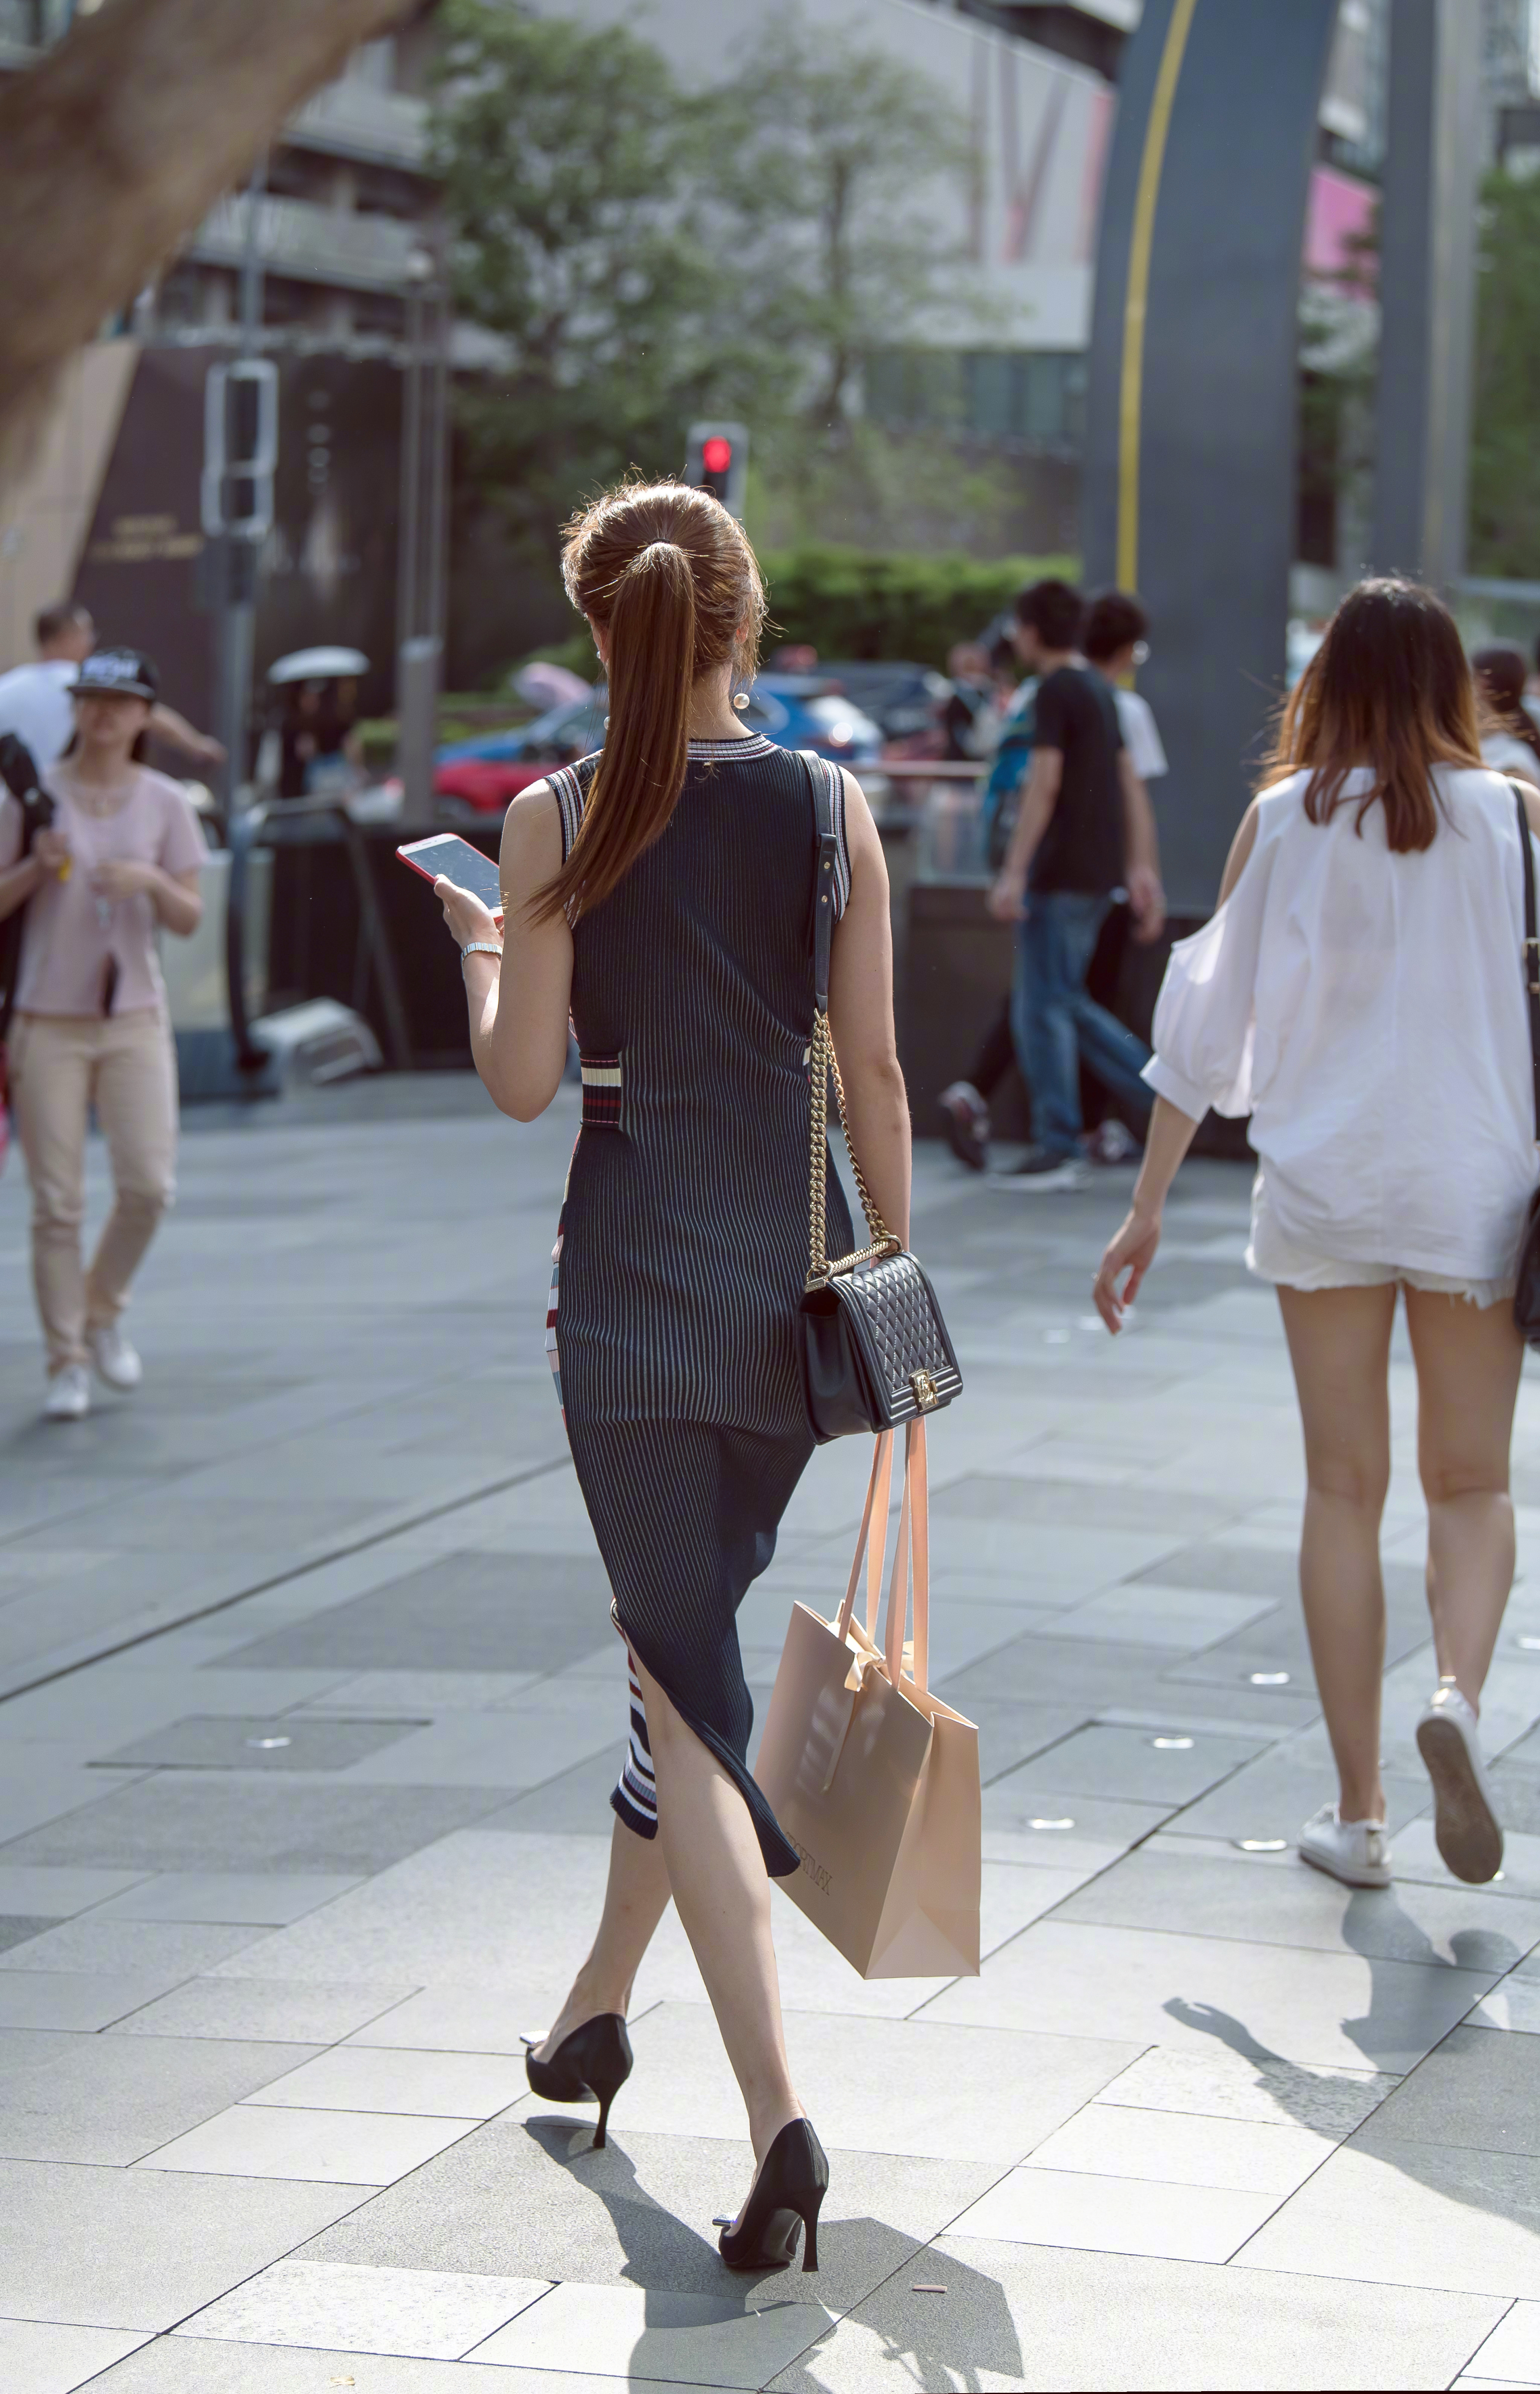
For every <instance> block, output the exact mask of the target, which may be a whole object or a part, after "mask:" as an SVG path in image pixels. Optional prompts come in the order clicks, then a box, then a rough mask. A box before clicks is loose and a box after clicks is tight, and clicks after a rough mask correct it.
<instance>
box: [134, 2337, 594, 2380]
mask: <svg viewBox="0 0 1540 2394" xmlns="http://www.w3.org/2000/svg"><path fill="white" fill-rule="evenodd" d="M349 2384H351V2385H352V2386H354V2387H357V2389H358V2394H615V2380H614V2379H613V2378H612V2377H590V2376H588V2375H586V2374H580V2373H579V2372H577V2371H576V2370H566V2369H562V2370H544V2369H526V2370H522V2371H521V2372H520V2373H519V2374H518V2375H517V2376H516V2377H510V2375H509V2374H508V2372H507V2370H506V2369H499V2368H498V2367H497V2366H496V2365H495V2364H493V2365H491V2366H489V2367H485V2368H484V2367H482V2366H481V2365H480V2364H479V2363H477V2362H476V2361H405V2360H401V2359H399V2358H397V2357H395V2356H392V2355H387V2354H383V2353H356V2352H338V2351H334V2350H328V2349H326V2348H320V2347H314V2346H309V2347H305V2348H297V2349H296V2348H294V2347H285V2346H283V2345H277V2344H264V2345H249V2344H248V2345H241V2344H220V2343H218V2342H216V2341H215V2339H213V2338H211V2337H207V2336H184V2335H180V2334H176V2335H171V2336H168V2337H161V2338H159V2339H158V2340H157V2341H156V2342H155V2343H154V2344H151V2345H146V2346H145V2347H144V2348H143V2349H142V2351H140V2352H137V2353H136V2354H135V2355H134V2357H133V2358H132V2359H131V2360H129V2361H120V2362H119V2364H118V2366H117V2368H116V2369H111V2370H109V2371H108V2373H107V2374H106V2376H105V2377H102V2378H100V2379H98V2380H95V2381H93V2389H92V2394H97V2388H98V2387H106V2388H110V2389H111V2394H318V2388H322V2387H332V2386H346V2385H349Z"/></svg>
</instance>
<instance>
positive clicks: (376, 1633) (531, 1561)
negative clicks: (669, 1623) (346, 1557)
mask: <svg viewBox="0 0 1540 2394" xmlns="http://www.w3.org/2000/svg"><path fill="white" fill-rule="evenodd" d="M516 1493H517V1494H518V1496H519V1498H520V1500H521V1501H520V1503H519V1504H518V1505H517V1506H516V1511H517V1512H518V1513H519V1514H520V1515H523V1514H524V1513H525V1512H526V1511H527V1509H528V1507H529V1503H530V1501H531V1500H530V1499H529V1497H528V1496H527V1494H526V1493H525V1492H524V1491H518V1492H516ZM462 1534H463V1532H462ZM608 1618H609V1584H608V1582H607V1579H606V1578H605V1575H604V1572H603V1570H602V1568H601V1567H600V1565H599V1563H598V1562H597V1560H594V1561H593V1562H590V1563H588V1564H587V1565H586V1566H585V1565H584V1564H583V1563H581V1561H579V1560H577V1559H566V1558H557V1557H555V1556H542V1555H539V1554H535V1553H529V1554H524V1555H519V1556H517V1557H510V1556H509V1555H506V1554H481V1553H475V1552H470V1553H458V1554H449V1555H446V1556H444V1557H443V1558H442V1559H441V1560H437V1561H434V1562H428V1563H423V1564H419V1566H418V1567H417V1568H416V1569H415V1570H414V1571H409V1572H404V1573H403V1574H402V1575H401V1577H400V1578H398V1579H394V1580H391V1581H389V1582H387V1583H386V1584H385V1585H384V1586H382V1587H377V1588H375V1589H373V1590H372V1592H371V1593H370V1594H369V1595H367V1596H359V1597H355V1598H353V1600H352V1602H351V1603H348V1604H342V1605H333V1607H332V1608H331V1609H330V1610H329V1611H326V1612H324V1613H321V1614H320V1615H319V1616H318V1617H317V1619H315V1620H314V1621H311V1622H296V1623H295V1624H293V1626H291V1627H290V1628H287V1629H276V1630H273V1631H271V1632H270V1633H269V1634H268V1636H267V1637H266V1638H256V1639H254V1641H253V1643H252V1644H251V1645H249V1646H247V1647H243V1648H238V1649H237V1650H236V1651H235V1652H234V1653H232V1654H231V1655H230V1657H229V1658H228V1659H229V1662H230V1664H231V1666H232V1667H233V1668H237V1669H242V1668H252V1667H259V1668H263V1669H269V1670H270V1669H275V1668H276V1669H281V1670H295V1669H307V1670H314V1669H317V1668H327V1669H330V1668H333V1667H340V1668H346V1669H351V1670H353V1671H359V1672H361V1671H381V1670H415V1671H442V1670H445V1669H458V1670H467V1671H476V1670H486V1671H502V1670H505V1669H506V1668H507V1667H508V1663H509V1658H510V1657H511V1656H513V1655H516V1656H517V1657H518V1658H519V1667H520V1668H521V1669H523V1670H530V1671H556V1670H559V1669H560V1668H561V1666H562V1664H564V1663H571V1662H575V1661H576V1660H577V1658H578V1656H579V1655H580V1654H584V1653H586V1652H588V1651H589V1650H590V1648H592V1647H594V1646H595V1645H597V1644H599V1643H600V1642H601V1641H602V1639H603V1637H604V1633H605V1627H606V1624H607V1621H608Z"/></svg>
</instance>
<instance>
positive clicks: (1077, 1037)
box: [988, 581, 1166, 1190]
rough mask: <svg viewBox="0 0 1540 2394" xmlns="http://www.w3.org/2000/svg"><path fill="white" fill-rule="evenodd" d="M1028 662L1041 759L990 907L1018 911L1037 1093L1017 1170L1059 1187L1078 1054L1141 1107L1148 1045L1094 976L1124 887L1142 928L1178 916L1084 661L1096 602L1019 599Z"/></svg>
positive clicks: (1023, 1013) (1072, 1116) (1024, 1034)
mask: <svg viewBox="0 0 1540 2394" xmlns="http://www.w3.org/2000/svg"><path fill="white" fill-rule="evenodd" d="M1016 613H1017V618H1018V622H1019V624H1020V627H1021V628H1020V632H1019V635H1018V638H1019V642H1020V645H1021V651H1022V658H1023V663H1024V664H1025V665H1026V666H1027V668H1028V670H1029V671H1033V672H1036V674H1037V676H1038V686H1037V692H1036V695H1035V697H1034V700H1033V715H1034V730H1035V740H1034V746H1033V751H1032V766H1031V770H1030V773H1029V775H1028V777H1027V782H1026V787H1025V789H1024V792H1023V795H1022V799H1021V804H1020V808H1019V810H1018V812H1017V816H1016V822H1015V825H1014V828H1013V829H1012V831H1011V841H1010V845H1009V847H1008V848H1007V850H1006V855H1005V861H1004V863H1003V864H1002V866H1001V868H1000V871H999V873H998V875H997V876H996V879H995V882H994V885H993V887H992V888H991V890H990V892H989V900H988V903H989V908H990V912H991V913H992V914H995V915H997V916H998V918H999V919H1000V920H1001V921H1004V922H1014V923H1015V924H1016V926H1017V930H1016V966H1015V977H1014V981H1013V985H1012V997H1011V1026H1012V1030H1013V1032H1014V1034H1015V1043H1016V1054H1017V1058H1018V1059H1019V1061H1020V1065H1021V1070H1022V1077H1023V1079H1024V1081H1025V1082H1026V1084H1027V1086H1028V1088H1029V1089H1030V1091H1031V1093H1032V1110H1033V1124H1034V1128H1035V1130H1036V1133H1037V1141H1036V1144H1035V1145H1034V1147H1033V1148H1032V1149H1031V1150H1030V1151H1028V1153H1027V1155H1026V1157H1025V1159H1024V1162H1023V1163H1021V1164H1018V1165H1017V1166H1016V1167H1015V1170H1014V1172H1013V1173H1012V1174H1011V1175H1010V1176H1009V1177H1010V1179H1011V1183H1012V1185H1014V1186H1016V1187H1018V1188H1022V1189H1027V1190H1056V1189H1077V1188H1082V1187H1084V1185H1085V1183H1086V1181H1087V1180H1088V1179H1089V1177H1090V1173H1089V1168H1088V1166H1087V1164H1086V1162H1085V1159H1084V1156H1083V1154H1082V1152H1081V1134H1082V1129H1083V1123H1082V1116H1081V1111H1080V1085H1079V1067H1080V1062H1081V1060H1082V1059H1084V1061H1085V1062H1086V1063H1087V1064H1088V1065H1089V1066H1090V1069H1091V1071H1092V1072H1094V1073H1095V1075H1096V1077H1097V1079H1098V1080H1100V1081H1101V1082H1102V1083H1103V1085H1105V1086H1106V1088H1108V1089H1109V1090H1110V1091H1111V1092H1112V1094H1113V1095H1114V1096H1115V1097H1116V1098H1119V1099H1121V1100H1122V1101H1123V1103H1125V1104H1126V1105H1127V1106H1129V1109H1130V1111H1133V1112H1135V1113H1136V1115H1138V1116H1139V1117H1141V1118H1142V1117H1143V1115H1144V1114H1145V1113H1147V1111H1148V1109H1149V1104H1150V1098H1149V1093H1148V1091H1147V1089H1146V1088H1145V1086H1144V1084H1143V1081H1142V1070H1143V1066H1144V1064H1145V1063H1146V1061H1147V1060H1148V1058H1149V1052H1150V1051H1149V1049H1148V1048H1147V1047H1146V1046H1145V1045H1144V1043H1143V1041H1142V1040H1141V1039H1136V1038H1135V1036H1134V1034H1133V1033H1132V1032H1131V1031H1129V1030H1127V1029H1126V1028H1125V1027H1124V1025H1123V1024H1122V1023H1121V1022H1119V1021H1118V1019H1117V1018H1116V1015H1114V1014H1111V1013H1109V1012H1108V1011H1107V1009H1106V1007H1105V1006H1099V1005H1098V1004H1097V1002H1096V1000H1095V999H1094V998H1092V997H1091V996H1090V993H1089V992H1088V991H1087V988H1086V975H1087V973H1088V971H1089V969H1090V962H1091V957H1092V955H1093V954H1094V953H1095V949H1096V942H1097V939H1098V936H1099V935H1100V932H1101V929H1102V926H1103V923H1104V922H1105V920H1106V917H1107V914H1108V911H1109V909H1110V908H1111V905H1112V903H1113V895H1114V892H1115V891H1116V890H1117V889H1119V888H1127V890H1128V893H1129V906H1130V908H1131V909H1132V912H1133V915H1134V920H1135V923H1136V926H1137V936H1138V937H1140V938H1142V939H1155V938H1158V936H1159V933H1160V930H1161V927H1162V926H1163V924H1164V922H1165V918H1166V901H1165V897H1164V894H1163V892H1162V890H1161V886H1160V868H1159V857H1158V848H1157V843H1156V839H1155V818H1154V815H1153V814H1152V812H1151V809H1150V801H1149V796H1148V794H1147V792H1146V791H1145V788H1144V785H1143V783H1142V781H1141V780H1140V778H1139V775H1138V774H1137V773H1136V772H1135V770H1134V769H1133V764H1132V761H1131V759H1130V757H1129V752H1128V748H1127V746H1126V744H1125V742H1124V738H1123V730H1122V726H1121V723H1120V722H1119V719H1118V714H1117V707H1116V702H1115V700H1114V697H1113V693H1112V691H1111V688H1110V687H1109V685H1108V683H1107V681H1106V679H1105V677H1103V675H1102V674H1100V673H1098V672H1097V671H1096V670H1095V669H1094V668H1093V667H1091V666H1090V665H1088V664H1085V662H1084V661H1083V658H1082V657H1081V654H1080V640H1081V635H1082V630H1083V625H1084V613H1085V611H1084V606H1083V603H1082V601H1081V599H1080V596H1079V593H1078V592H1077V591H1075V590H1072V589H1071V588H1070V587H1069V585H1068V584H1067V583H1064V582H1057V581H1045V582H1038V583H1034V584H1033V585H1032V586H1031V587H1030V588H1029V589H1027V590H1024V591H1023V593H1022V595H1021V597H1020V598H1019V599H1017V601H1016Z"/></svg>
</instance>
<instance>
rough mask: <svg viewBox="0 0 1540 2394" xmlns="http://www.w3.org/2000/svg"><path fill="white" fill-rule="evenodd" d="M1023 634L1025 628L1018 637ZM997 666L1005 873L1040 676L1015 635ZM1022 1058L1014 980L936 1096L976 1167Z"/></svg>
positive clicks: (996, 811)
mask: <svg viewBox="0 0 1540 2394" xmlns="http://www.w3.org/2000/svg"><path fill="white" fill-rule="evenodd" d="M1019 631H1020V625H1017V626H1016V633H1017V634H1018V635H1019ZM990 664H991V670H992V672H993V675H994V677H995V682H996V685H997V688H1001V689H1003V686H1004V684H1005V682H1006V680H1007V678H1008V677H1011V681H1012V685H1013V686H1012V688H1011V692H1010V696H1009V697H1008V698H1007V699H1006V700H1005V701H1004V703H1003V704H1002V705H1001V707H1000V717H999V729H998V734H997V736H996V740H995V744H994V750H993V754H992V756H991V759H990V765H989V773H988V778H987V779H986V781H985V785H984V792H983V796H982V797H981V798H980V801H979V820H980V827H981V830H982V833H983V837H984V852H985V862H987V864H988V866H989V869H990V871H991V873H998V871H999V869H1000V866H1001V865H1002V864H1003V863H1004V862H1005V851H1006V849H1007V848H1008V847H1009V846H1010V843H1011V832H1012V831H1013V830H1014V828H1015V822H1016V811H1017V809H1018V807H1019V806H1020V803H1021V793H1022V790H1023V788H1024V784H1025V782H1026V776H1027V772H1028V770H1029V769H1030V767H1031V763H1032V727H1033V715H1032V700H1033V696H1034V694H1035V692H1036V691H1037V688H1038V677H1037V676H1036V674H1027V675H1026V676H1024V677H1023V675H1022V661H1021V652H1020V648H1019V645H1018V638H1016V637H1015V636H1013V637H1012V638H1010V639H1009V640H1003V639H1002V640H997V641H996V643H995V646H994V649H993V650H992V651H990ZM1015 1061H1016V1043H1015V1040H1014V1038H1013V1036H1012V1035H1011V984H1010V982H1009V981H1007V983H1006V986H1005V988H1004V990H1003V991H1002V992H1001V994H1000V1005H999V1012H998V1014H997V1015H996V1017H995V1018H994V1020H993V1021H992V1022H991V1023H990V1025H989V1028H988V1030H987V1031H986V1032H985V1034H984V1037H983V1038H982V1039H981V1040H980V1042H979V1045H978V1046H977V1048H976V1049H975V1050H974V1053H973V1057H972V1062H971V1063H970V1064H969V1067H968V1070H967V1072H965V1073H964V1074H963V1076H962V1078H961V1079H960V1080H958V1081H952V1082H950V1083H949V1084H948V1085H947V1086H946V1088H945V1089H943V1090H942V1092H941V1096H940V1098H939V1099H938V1100H937V1102H938V1103H939V1105H940V1108H941V1120H942V1127H943V1130H944V1132H945V1134H946V1144H947V1146H948V1147H949V1148H950V1149H951V1151H952V1153H953V1154H954V1155H955V1156H956V1157H957V1160H958V1162H959V1164H966V1165H967V1167H968V1169H969V1171H970V1172H985V1171H986V1170H987V1169H988V1165H989V1141H990V1139H991V1138H992V1137H993V1136H994V1124H993V1122H992V1120H991V1117H990V1111H989V1105H990V1100H991V1098H993V1097H994V1095H995V1093H996V1091H997V1090H998V1087H999V1085H1000V1084H1001V1082H1002V1081H1003V1080H1004V1079H1005V1076H1006V1074H1007V1073H1008V1072H1010V1070H1011V1066H1012V1065H1013V1064H1014V1063H1015Z"/></svg>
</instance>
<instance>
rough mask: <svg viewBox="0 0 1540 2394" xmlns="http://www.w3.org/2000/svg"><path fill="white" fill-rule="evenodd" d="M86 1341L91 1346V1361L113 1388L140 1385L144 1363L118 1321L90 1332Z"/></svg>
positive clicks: (104, 1324)
mask: <svg viewBox="0 0 1540 2394" xmlns="http://www.w3.org/2000/svg"><path fill="white" fill-rule="evenodd" d="M85 1343H86V1345H87V1346H88V1347H89V1348H90V1349H91V1361H92V1362H93V1363H94V1364H95V1365H96V1367H97V1370H98V1372H99V1374H100V1375H101V1377H102V1378H103V1379H104V1380H105V1381H106V1383H107V1385H108V1387H109V1388H118V1389H121V1390H124V1391H126V1390H127V1389H129V1388H137V1387H138V1385H139V1382H140V1381H141V1380H142V1379H143V1378H144V1365H143V1364H142V1363H141V1362H140V1361H139V1358H138V1355H137V1352H136V1350H135V1349H134V1348H132V1347H130V1345H129V1343H128V1341H127V1339H126V1338H125V1337H124V1335H123V1332H122V1331H121V1330H120V1329H119V1328H118V1325H117V1323H116V1322H104V1323H103V1324H102V1327H101V1328H100V1329H99V1330H91V1331H88V1332H87V1333H86V1339H85Z"/></svg>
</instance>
